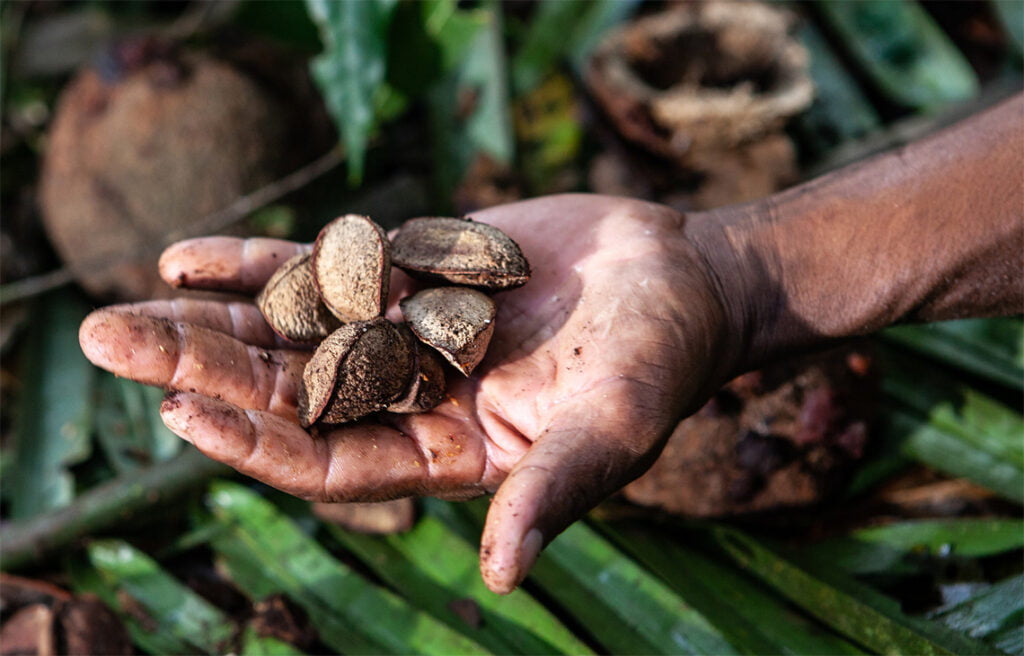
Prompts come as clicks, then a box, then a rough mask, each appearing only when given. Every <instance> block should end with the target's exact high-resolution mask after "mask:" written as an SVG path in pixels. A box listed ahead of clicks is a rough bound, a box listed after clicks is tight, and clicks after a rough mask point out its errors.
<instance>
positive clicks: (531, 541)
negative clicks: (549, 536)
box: [516, 528, 544, 585]
mask: <svg viewBox="0 0 1024 656" xmlns="http://www.w3.org/2000/svg"><path fill="white" fill-rule="evenodd" d="M543 546H544V536H543V535H542V534H541V532H540V531H539V530H537V529H535V528H532V529H530V531H529V533H527V534H526V537H525V538H523V545H522V546H521V547H520V548H519V563H518V565H519V580H518V581H517V582H516V585H519V584H520V583H522V582H523V579H525V578H526V575H527V574H529V573H530V569H532V568H533V564H534V563H535V562H537V556H539V555H540V550H541V547H543Z"/></svg>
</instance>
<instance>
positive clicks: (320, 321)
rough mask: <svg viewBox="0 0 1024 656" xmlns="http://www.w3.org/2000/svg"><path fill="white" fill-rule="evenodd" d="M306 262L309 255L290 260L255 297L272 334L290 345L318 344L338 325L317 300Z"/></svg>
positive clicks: (317, 293)
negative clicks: (296, 343) (285, 340)
mask: <svg viewBox="0 0 1024 656" xmlns="http://www.w3.org/2000/svg"><path fill="white" fill-rule="evenodd" d="M309 262H310V254H309V253H299V254H298V255H295V256H294V257H291V258H289V259H288V260H287V261H286V262H285V263H284V264H282V265H281V266H280V268H278V270H277V271H276V272H275V273H274V275H273V276H271V277H270V280H269V281H267V284H266V286H265V287H264V288H263V291H261V292H260V294H259V296H257V297H256V306H257V307H258V308H259V309H260V312H262V313H263V317H264V318H265V319H266V320H267V323H268V324H270V327H271V328H273V329H274V332H276V333H277V334H278V335H280V336H281V337H284V338H285V339H289V340H291V341H293V342H303V343H315V342H319V341H320V340H322V339H323V338H324V337H327V336H328V335H330V334H331V332H333V331H334V330H336V329H337V328H338V326H340V325H341V324H340V323H339V322H338V320H337V319H335V318H334V315H332V314H331V313H330V312H329V311H328V310H327V306H325V305H324V304H323V301H321V300H320V292H319V291H318V290H317V287H316V282H315V281H314V280H313V269H312V268H311V267H310V264H309Z"/></svg>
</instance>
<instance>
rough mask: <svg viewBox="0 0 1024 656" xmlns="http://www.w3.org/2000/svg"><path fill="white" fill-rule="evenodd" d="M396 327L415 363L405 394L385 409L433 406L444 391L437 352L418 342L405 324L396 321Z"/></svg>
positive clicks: (414, 409)
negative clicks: (407, 345) (404, 339)
mask: <svg viewBox="0 0 1024 656" xmlns="http://www.w3.org/2000/svg"><path fill="white" fill-rule="evenodd" d="M398 330H399V332H401V333H402V336H403V337H405V338H406V340H407V341H408V343H409V348H410V349H411V350H412V352H413V354H414V355H413V359H414V360H415V362H416V366H415V368H414V369H413V377H412V380H410V381H409V387H408V388H407V389H406V390H405V394H404V395H402V397H401V398H400V399H398V400H397V401H395V402H394V403H392V404H391V405H389V406H388V408H387V409H388V412H396V413H399V414H413V413H417V412H426V411H427V410H431V409H433V408H436V407H437V406H438V404H440V403H441V401H443V400H444V393H445V391H446V385H445V379H444V364H443V363H442V362H441V356H439V355H438V354H437V352H436V351H434V349H431V348H427V346H426V345H425V344H423V343H421V342H420V341H419V340H418V339H417V338H416V335H415V334H413V332H412V330H410V329H409V327H408V326H407V325H406V324H404V323H403V324H399V325H398Z"/></svg>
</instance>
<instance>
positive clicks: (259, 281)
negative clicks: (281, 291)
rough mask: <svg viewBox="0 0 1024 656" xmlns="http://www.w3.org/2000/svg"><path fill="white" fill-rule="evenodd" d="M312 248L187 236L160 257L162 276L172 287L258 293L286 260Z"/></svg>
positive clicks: (267, 241) (263, 240)
mask: <svg viewBox="0 0 1024 656" xmlns="http://www.w3.org/2000/svg"><path fill="white" fill-rule="evenodd" d="M310 248H311V246H310V245H309V244H300V243H297V242H294V241H286V240H284V239H268V238H265V237H253V238H249V239H243V238H240V237H199V238H198V239H186V240H184V241H179V242H178V243H176V244H172V245H171V246H169V247H168V248H167V250H165V251H164V252H163V254H162V255H161V256H160V276H161V277H162V278H163V279H164V281H165V282H167V284H169V285H170V286H171V287H188V288H190V289H210V290H215V291H232V292H243V293H255V292H257V291H259V290H260V289H261V288H262V287H263V285H265V284H266V282H267V280H269V279H270V276H272V275H273V274H274V272H275V271H276V270H277V268H278V267H279V266H281V264H282V263H284V262H285V260H287V259H288V258H290V257H292V256H293V255H295V254H296V253H303V252H307V251H309V250H310Z"/></svg>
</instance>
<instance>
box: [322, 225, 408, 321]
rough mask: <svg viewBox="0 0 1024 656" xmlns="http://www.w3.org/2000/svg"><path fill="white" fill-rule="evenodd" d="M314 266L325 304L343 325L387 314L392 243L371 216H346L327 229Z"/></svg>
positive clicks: (324, 229)
mask: <svg viewBox="0 0 1024 656" xmlns="http://www.w3.org/2000/svg"><path fill="white" fill-rule="evenodd" d="M312 267H313V274H314V276H315V278H316V284H317V287H318V288H319V290H320V295H321V296H322V297H323V300H324V304H325V305H326V306H327V308H328V309H329V310H330V311H331V312H332V313H333V314H334V316H336V317H338V319H340V320H341V321H342V322H343V323H348V322H350V321H369V320H370V319H373V318H374V317H379V316H381V315H383V314H384V309H385V308H386V307H387V304H388V286H389V284H390V282H391V243H390V242H389V241H388V237H387V234H386V233H385V232H384V229H383V228H381V227H380V226H379V225H377V224H376V223H374V222H373V221H372V220H371V219H370V218H369V217H366V216H362V215H359V214H346V215H344V216H339V217H338V218H336V219H335V220H333V221H331V222H330V223H328V224H327V225H326V226H324V228H323V230H321V231H320V234H319V235H318V236H317V238H316V244H315V245H314V246H313V260H312Z"/></svg>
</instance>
